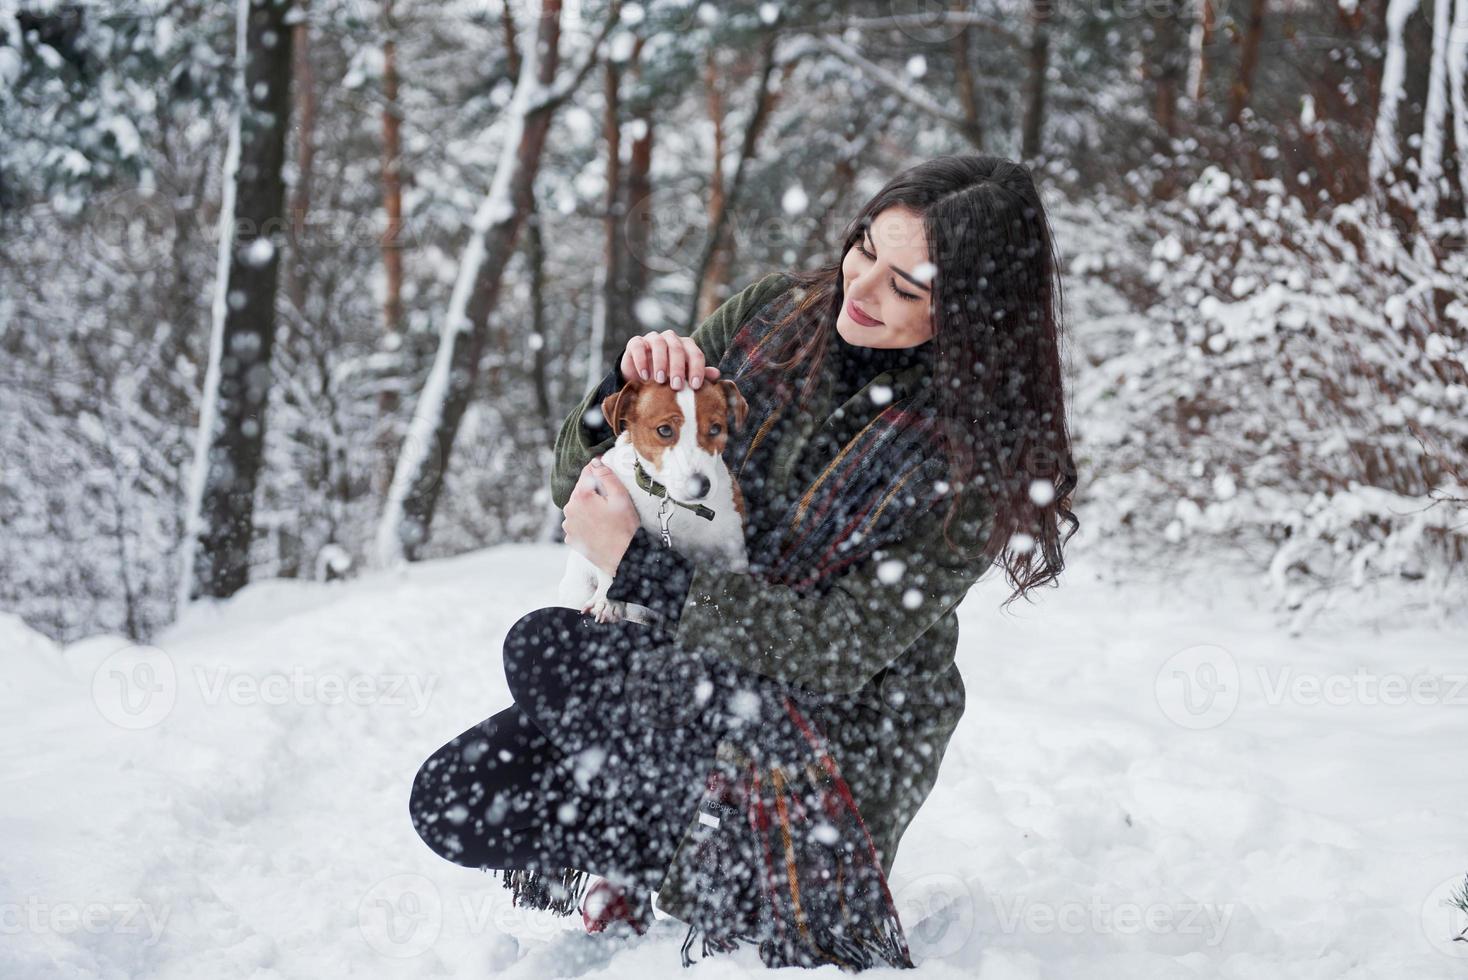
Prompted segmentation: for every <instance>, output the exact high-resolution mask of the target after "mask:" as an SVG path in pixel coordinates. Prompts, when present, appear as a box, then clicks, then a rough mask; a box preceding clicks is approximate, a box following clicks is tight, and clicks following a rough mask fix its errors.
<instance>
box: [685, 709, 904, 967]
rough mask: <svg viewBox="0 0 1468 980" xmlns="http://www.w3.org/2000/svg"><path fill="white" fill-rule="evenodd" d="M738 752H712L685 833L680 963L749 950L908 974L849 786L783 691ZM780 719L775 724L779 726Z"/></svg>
mask: <svg viewBox="0 0 1468 980" xmlns="http://www.w3.org/2000/svg"><path fill="white" fill-rule="evenodd" d="M778 700H779V705H778V708H777V710H781V709H782V710H783V714H784V716H785V717H784V719H781V718H779V717H774V718H771V719H770V723H769V724H766V723H764V716H763V714H762V720H761V724H760V725H759V726H758V727H759V729H760V731H759V733H758V737H757V738H752V739H749V740H748V743H747V744H745V745H736V744H735V740H733V739H730V740H726V741H725V742H723V743H722V744H721V747H720V754H719V764H718V765H717V766H716V767H715V769H714V770H713V771H712V772H711V773H710V774H709V776H708V781H707V784H706V786H707V788H706V790H705V793H704V797H703V800H702V802H701V803H700V804H699V809H698V822H697V823H696V824H695V825H694V828H693V830H692V835H693V836H692V841H691V847H690V848H689V849H688V851H687V852H686V853H687V854H688V855H689V857H688V858H687V859H686V860H687V864H685V865H682V866H680V865H678V864H675V865H674V866H673V867H672V868H670V869H669V873H670V874H679V875H681V876H686V878H685V879H684V880H687V881H689V882H691V883H692V889H691V896H692V903H693V904H692V908H691V910H690V912H689V916H690V918H691V920H692V922H691V924H690V925H689V927H688V934H687V936H686V937H685V938H684V940H683V965H684V966H691V965H692V964H693V963H694V958H693V952H692V951H693V946H694V941H695V939H697V938H699V937H700V934H701V937H702V943H701V950H700V955H701V956H708V955H710V954H712V953H727V952H730V951H732V950H734V949H736V948H738V946H739V945H741V944H743V943H748V944H750V945H753V946H755V947H756V948H757V949H758V950H759V955H760V959H762V960H763V961H764V963H765V965H766V966H768V967H781V966H805V967H816V966H822V965H824V964H827V963H834V964H836V965H837V966H839V967H841V968H842V969H844V970H851V971H858V970H864V969H867V968H869V967H873V966H892V967H911V966H912V965H913V964H912V959H911V956H910V954H909V952H908V948H907V938H906V936H905V935H904V934H903V931H902V922H901V921H900V920H899V918H898V916H897V909H896V907H895V906H894V904H893V902H892V893H891V891H890V890H889V889H888V887H887V879H886V877H885V876H884V875H883V874H882V864H881V861H880V860H879V859H878V857H877V851H876V847H875V845H873V843H872V838H871V835H870V834H868V833H867V829H866V824H865V823H864V822H863V821H862V819H861V813H860V812H858V810H857V807H856V802H855V801H854V800H853V799H852V797H851V790H850V789H849V788H848V787H847V785H846V781H845V780H844V779H842V778H841V773H840V772H839V771H838V770H837V767H836V763H835V760H833V759H832V758H831V753H830V751H829V750H828V748H827V746H826V740H825V738H824V736H823V735H822V734H821V732H820V730H819V728H818V727H817V726H816V725H815V724H814V723H813V722H812V721H811V720H810V719H809V718H807V717H806V716H805V715H804V714H803V713H802V712H801V710H800V708H799V706H798V705H797V703H796V702H795V700H794V699H793V698H791V697H790V696H789V695H781V696H780V697H779V699H778ZM781 721H784V722H786V723H785V724H781V723H780V722H781Z"/></svg>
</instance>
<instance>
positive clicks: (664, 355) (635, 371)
mask: <svg viewBox="0 0 1468 980" xmlns="http://www.w3.org/2000/svg"><path fill="white" fill-rule="evenodd" d="M621 370H622V380H623V381H631V380H632V379H634V378H638V379H641V380H642V381H656V382H657V383H658V384H662V383H663V382H665V381H666V382H668V383H669V384H670V385H672V387H673V390H674V391H679V390H681V389H682V388H683V385H684V383H685V382H686V383H687V384H688V386H689V387H690V388H693V389H695V390H697V389H698V388H699V387H701V386H702V385H703V383H704V382H705V381H715V380H717V379H718V377H719V369H718V368H716V367H709V366H708V365H706V364H704V360H703V351H701V350H699V347H698V344H696V343H694V342H693V340H692V338H689V337H680V336H678V335H677V334H676V333H674V332H673V331H671V330H664V331H663V332H661V333H658V332H656V331H654V332H651V333H645V334H643V335H642V336H641V337H633V338H632V339H631V340H629V341H627V349H626V350H625V351H623V352H622V363H621Z"/></svg>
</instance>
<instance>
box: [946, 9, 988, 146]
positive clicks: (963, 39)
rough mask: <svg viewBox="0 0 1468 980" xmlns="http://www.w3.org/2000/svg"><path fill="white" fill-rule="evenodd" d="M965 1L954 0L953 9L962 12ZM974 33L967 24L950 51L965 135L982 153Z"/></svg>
mask: <svg viewBox="0 0 1468 980" xmlns="http://www.w3.org/2000/svg"><path fill="white" fill-rule="evenodd" d="M965 5H966V3H965V0H954V3H953V9H954V10H958V11H962V10H963V9H964V7H965ZM972 37H973V31H972V29H971V27H970V25H968V24H965V25H964V26H963V27H962V28H960V29H959V31H958V33H957V34H955V35H953V41H952V42H951V43H950V45H949V49H950V50H951V51H952V53H953V65H954V83H955V84H956V86H957V88H958V102H959V105H960V106H961V107H962V108H963V120H964V123H965V125H964V127H963V128H964V135H965V138H967V139H968V141H969V142H970V143H972V144H973V145H974V149H976V150H978V151H979V152H980V153H982V152H983V149H984V124H983V122H982V121H981V120H980V118H979V92H978V88H977V86H976V85H975V84H974V65H973V58H972V56H971V55H970V53H969V51H970V45H971V44H972Z"/></svg>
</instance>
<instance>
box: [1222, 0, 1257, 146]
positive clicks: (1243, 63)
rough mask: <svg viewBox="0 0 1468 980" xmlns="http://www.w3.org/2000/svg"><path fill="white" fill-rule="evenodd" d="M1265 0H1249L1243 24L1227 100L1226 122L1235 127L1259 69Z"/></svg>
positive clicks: (1241, 116)
mask: <svg viewBox="0 0 1468 980" xmlns="http://www.w3.org/2000/svg"><path fill="white" fill-rule="evenodd" d="M1264 4H1265V0H1250V3H1249V19H1248V21H1246V22H1245V24H1244V34H1243V40H1242V47H1241V48H1240V49H1239V74H1238V77H1237V78H1235V79H1234V85H1233V93H1232V98H1231V99H1230V100H1229V107H1228V121H1229V123H1230V124H1231V125H1234V126H1237V125H1238V124H1239V123H1240V121H1242V120H1243V118H1244V110H1245V109H1247V108H1248V107H1249V99H1250V97H1251V96H1252V95H1253V92H1254V72H1255V71H1256V70H1257V69H1258V67H1259V45H1260V42H1261V41H1262V40H1263V38H1264Z"/></svg>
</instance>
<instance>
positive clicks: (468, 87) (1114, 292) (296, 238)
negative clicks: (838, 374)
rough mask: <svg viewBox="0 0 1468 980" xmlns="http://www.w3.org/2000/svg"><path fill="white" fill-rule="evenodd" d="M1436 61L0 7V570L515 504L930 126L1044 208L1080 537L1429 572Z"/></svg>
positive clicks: (721, 11)
mask: <svg viewBox="0 0 1468 980" xmlns="http://www.w3.org/2000/svg"><path fill="white" fill-rule="evenodd" d="M1465 71H1468V3H1465V2H1463V0H1458V2H1456V3H1453V2H1452V0H1391V2H1390V3H1386V2H1379V0H1338V2H1335V0H1294V2H1285V0H1273V2H1269V0H1234V2H1232V3H1223V2H1221V0H1155V2H1149V3H1146V4H1141V3H1135V2H1121V0H1116V2H1092V3H1056V4H1052V3H1048V2H1045V0H1027V2H1017V3H999V2H989V0H955V2H954V3H952V4H947V5H945V4H939V3H932V2H927V3H911V4H906V3H899V2H893V3H875V2H873V3H865V2H858V3H825V2H805V0H786V2H783V3H779V4H776V3H760V4H755V3H750V4H714V3H692V2H684V0H651V2H648V3H643V4H634V3H616V2H613V3H602V2H597V0H571V2H569V3H565V4H563V3H560V2H557V0H544V2H543V3H533V2H513V3H507V4H501V3H496V2H492V0H432V2H428V0H309V2H305V0H301V2H275V0H258V2H251V0H241V3H240V4H238V5H237V6H236V5H231V4H224V3H218V2H199V0H178V2H169V3H164V2H162V0H134V2H118V3H100V2H96V3H66V4H64V3H53V2H32V3H27V2H21V3H19V4H17V3H15V2H14V0H5V2H3V3H0V419H3V423H4V424H3V425H0V525H3V533H0V609H3V610H5V611H8V612H13V613H16V614H19V615H20V616H21V617H23V618H24V620H25V621H26V622H27V623H28V624H30V625H31V626H32V627H33V628H35V629H38V630H40V631H42V632H44V633H46V634H48V635H50V636H52V637H53V638H56V639H58V640H61V641H70V640H73V639H76V638H79V637H83V636H87V635H90V634H94V633H98V632H110V633H116V634H124V635H126V636H128V637H129V638H131V639H133V640H136V641H145V640H147V639H148V638H149V637H151V636H153V635H155V634H156V633H157V632H158V631H159V630H160V629H162V628H163V627H164V626H166V625H167V624H169V623H170V622H171V621H173V620H174V618H175V617H176V615H177V613H178V611H179V608H180V604H181V603H186V602H188V601H190V600H192V599H195V598H198V597H201V596H220V597H222V596H227V595H230V594H232V593H233V592H235V591H237V590H238V589H240V588H241V587H242V586H243V585H244V584H246V583H247V582H251V581H259V580H263V579H269V578H309V579H329V578H341V577H350V576H352V575H354V574H356V572H357V571H358V570H360V569H363V568H368V567H372V566H381V565H390V564H393V563H396V562H399V561H401V560H403V559H409V560H412V559H420V558H427V557H434V556H443V555H450V554H456V553H460V552H465V551H469V550H472V549H477V548H481V547H484V546H486V545H490V544H495V543H500V542H511V541H533V540H551V539H552V538H553V537H554V535H555V534H556V533H557V529H558V518H557V516H556V514H555V513H554V512H553V509H552V506H551V503H550V501H549V498H548V491H547V487H546V473H547V466H548V463H549V451H550V445H551V439H552V437H553V433H554V430H555V427H556V426H557V424H558V423H559V420H560V419H561V417H562V416H563V414H564V413H565V411H566V410H567V409H568V408H569V407H570V405H571V404H572V403H574V401H575V400H576V399H577V398H578V397H579V396H580V395H581V394H582V393H583V392H584V391H585V389H586V388H587V386H588V385H589V384H591V383H593V382H594V381H595V380H596V379H597V378H599V377H600V376H601V375H602V374H603V373H604V372H605V370H606V369H607V367H608V366H609V364H610V362H611V360H612V358H613V356H614V354H615V352H618V351H620V350H621V347H622V345H623V343H624V342H625V340H626V338H627V337H628V336H629V335H630V334H631V333H633V332H637V331H642V330H646V329H650V328H659V329H660V328H664V327H672V328H675V329H678V330H680V331H687V330H688V329H691V327H692V325H694V324H695V323H696V322H697V321H698V319H699V318H700V317H702V316H703V315H705V314H707V313H708V312H709V311H711V310H712V309H713V308H714V307H715V306H717V305H718V303H719V302H720V301H721V300H722V299H724V298H725V297H727V296H728V295H730V293H731V292H732V291H734V290H736V289H738V288H740V287H741V286H743V285H745V284H747V283H748V282H750V281H752V280H753V279H755V278H758V277H759V276H761V275H764V274H766V273H768V272H770V271H774V270H777V269H782V268H796V267H802V266H809V265H813V264H815V263H818V262H824V261H829V260H831V259H833V258H835V256H834V255H833V254H832V249H833V248H834V247H835V246H836V244H837V243H838V241H839V234H840V231H841V227H842V225H843V224H844V223H845V221H847V220H848V219H849V217H850V216H851V215H852V214H853V213H854V211H855V209H856V208H857V207H858V206H859V205H860V203H861V202H862V201H863V200H864V199H865V197H866V196H867V195H868V194H870V193H871V192H873V191H874V190H875V189H876V188H877V187H879V186H880V185H881V184H882V183H883V182H884V181H885V180H886V179H887V178H888V177H890V176H891V175H892V174H894V173H896V172H897V171H898V170H900V169H902V168H903V167H904V166H907V165H909V164H911V163H913V162H916V161H918V160H920V159H923V158H926V157H929V156H932V155H936V154H940V153H950V152H984V153H991V154H997V155H1002V156H1007V157H1012V158H1016V159H1022V160H1024V161H1025V162H1026V163H1028V164H1029V165H1030V166H1031V167H1032V168H1033V169H1034V172H1035V174H1036V176H1037V179H1038V180H1039V182H1040V184H1041V187H1042V191H1043V193H1044V194H1045V196H1046V200H1047V201H1048V202H1049V206H1050V208H1051V212H1050V214H1051V220H1052V222H1053V224H1054V228H1055V233H1056V237H1057V242H1058V247H1059V250H1060V252H1061V255H1062V256H1063V258H1064V260H1065V263H1066V266H1065V285H1066V310H1067V313H1068V317H1069V323H1068V325H1069V330H1070V340H1071V344H1072V347H1071V350H1070V351H1069V356H1070V372H1071V379H1072V393H1073V409H1072V425H1073V428H1074V432H1075V437H1076V441H1077V445H1078V448H1079V456H1078V462H1079V465H1080V477H1079V478H1080V488H1079V491H1078V496H1077V499H1076V512H1077V514H1078V515H1079V516H1080V518H1081V521H1082V533H1083V536H1084V537H1089V538H1091V539H1092V540H1093V541H1095V540H1099V541H1115V543H1117V545H1118V546H1119V547H1121V548H1123V549H1124V550H1125V553H1127V554H1129V555H1132V556H1134V557H1135V560H1137V561H1139V562H1152V563H1157V562H1167V561H1172V560H1175V559H1176V558H1177V557H1178V556H1185V555H1192V554H1221V553H1225V552H1226V553H1230V554H1232V555H1234V556H1236V557H1237V558H1238V559H1239V560H1242V561H1245V562H1248V563H1251V564H1252V565H1253V566H1255V567H1257V568H1258V569H1259V570H1260V571H1261V572H1267V573H1268V575H1269V576H1270V581H1271V582H1272V583H1273V585H1274V586H1275V588H1276V590H1277V596H1278V599H1279V602H1280V603H1281V604H1282V606H1283V607H1284V608H1286V609H1288V610H1292V611H1293V614H1294V615H1295V616H1297V617H1308V616H1310V615H1311V614H1312V611H1314V610H1316V609H1318V608H1319V607H1320V605H1321V604H1322V603H1323V602H1324V601H1325V597H1327V596H1330V595H1332V594H1337V593H1339V591H1340V590H1348V589H1352V588H1360V587H1362V586H1364V585H1365V584H1367V583H1368V582H1371V581H1381V580H1396V581H1405V582H1410V583H1415V585H1414V586H1413V587H1414V588H1420V590H1421V594H1422V596H1423V597H1425V601H1427V602H1429V603H1433V604H1437V603H1442V604H1448V603H1451V602H1453V601H1455V599H1456V601H1457V602H1458V603H1459V604H1460V605H1461V599H1462V588H1461V584H1462V581H1463V576H1462V572H1463V564H1464V561H1465V558H1468V543H1465V528H1468V514H1465V504H1468V477H1465V474H1464V464H1465V462H1468V422H1465V419H1468V404H1465V402H1468V376H1465V352H1468V349H1465V343H1468V259H1465V255H1468V252H1465V247H1468V230H1465V223H1464V201H1465V197H1468V193H1465V192H1468V171H1465V170H1464V168H1463V167H1462V165H1461V159H1460V158H1461V148H1462V147H1463V146H1465V145H1468V81H1465ZM211 350H213V351H214V352H215V353H214V356H213V358H211ZM221 352H222V353H223V356H220V353H221ZM199 460H205V461H208V462H209V465H206V466H200V465H198V462H197V461H199ZM1455 589H1456V593H1455V592H1454V590H1455Z"/></svg>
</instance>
